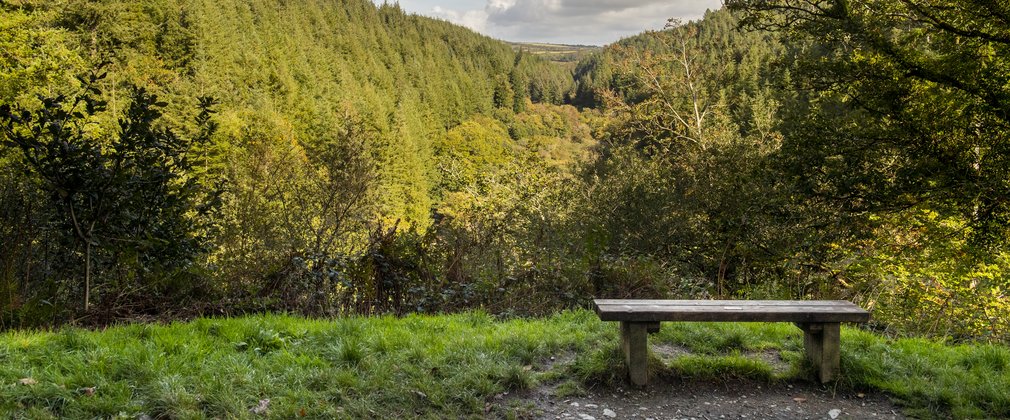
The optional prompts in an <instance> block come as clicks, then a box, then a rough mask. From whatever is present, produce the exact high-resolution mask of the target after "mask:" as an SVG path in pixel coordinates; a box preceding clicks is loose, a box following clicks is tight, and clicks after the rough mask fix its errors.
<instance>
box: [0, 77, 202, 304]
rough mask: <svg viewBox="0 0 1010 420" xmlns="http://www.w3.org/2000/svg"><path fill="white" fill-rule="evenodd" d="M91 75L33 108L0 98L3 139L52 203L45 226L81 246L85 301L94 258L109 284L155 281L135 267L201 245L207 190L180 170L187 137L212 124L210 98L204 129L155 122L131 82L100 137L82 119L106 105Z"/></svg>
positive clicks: (185, 163) (153, 267)
mask: <svg viewBox="0 0 1010 420" xmlns="http://www.w3.org/2000/svg"><path fill="white" fill-rule="evenodd" d="M98 80H99V77H98V76H92V77H91V79H90V80H88V81H87V83H86V84H85V86H86V88H85V91H84V92H82V93H81V94H80V95H78V96H76V97H72V98H65V97H63V96H57V97H53V98H49V97H40V98H39V99H40V102H41V103H42V108H41V109H39V110H38V111H36V112H32V111H29V110H28V109H24V108H21V107H19V106H14V107H11V106H9V105H3V106H0V130H2V134H3V144H4V146H5V147H16V148H17V149H18V150H19V151H20V153H21V156H22V158H23V159H24V162H26V166H27V167H28V168H29V169H30V171H31V172H30V176H34V177H38V179H39V181H40V184H39V187H40V188H41V189H42V190H43V191H45V192H46V193H47V194H48V195H49V196H50V202H51V203H54V204H56V206H54V208H52V209H48V210H50V211H51V214H50V215H49V216H48V217H49V218H50V220H49V222H50V223H51V224H52V228H54V229H57V230H58V232H59V235H61V236H62V237H63V238H64V241H65V242H64V243H67V244H70V243H73V245H70V246H71V247H72V248H76V249H78V250H83V253H84V254H83V257H84V261H83V262H82V265H83V266H84V270H83V271H84V286H83V299H82V300H83V307H84V310H85V311H87V310H88V309H89V304H90V299H89V298H90V293H91V282H92V264H93V261H92V260H93V259H94V260H97V263H98V264H97V265H98V266H99V267H102V268H104V269H103V270H102V272H103V274H104V275H105V276H106V277H115V275H114V274H113V273H116V272H117V271H118V274H119V276H120V277H121V280H120V281H124V282H126V283H127V284H108V287H109V288H110V289H112V290H115V291H116V292H117V293H120V294H125V293H132V292H133V291H134V290H136V288H140V287H143V288H154V289H155V290H158V287H157V285H156V284H154V283H152V280H160V279H159V278H157V277H155V278H154V279H152V278H150V276H147V275H144V274H143V273H145V272H159V273H165V272H168V273H171V272H172V271H174V270H180V269H186V268H188V267H189V266H191V265H192V264H193V259H194V258H196V257H197V255H198V254H199V253H200V252H202V251H203V249H202V246H203V244H202V241H203V240H204V238H203V237H201V236H200V234H201V233H202V232H201V231H200V223H201V219H200V217H202V216H205V215H206V214H207V213H208V212H209V211H211V210H213V206H214V204H215V202H214V200H213V197H212V196H210V195H211V194H212V193H209V192H207V191H203V190H202V189H201V188H199V185H198V183H197V182H196V179H195V178H191V177H188V172H189V169H190V165H191V164H190V161H189V156H188V153H189V150H190V148H191V145H192V144H194V143H199V142H201V141H205V140H206V139H207V138H208V137H209V135H210V133H211V132H212V130H213V126H212V125H211V124H210V123H209V120H210V114H211V110H210V109H209V107H210V106H211V105H212V101H210V100H205V101H203V111H202V113H201V114H200V116H199V117H198V119H197V121H198V123H199V124H200V125H201V126H203V132H202V133H201V134H200V135H199V136H198V137H197V138H195V139H192V140H189V139H183V138H181V137H178V136H176V135H175V134H174V133H173V132H171V131H169V130H166V129H162V128H158V127H157V123H158V120H159V118H160V117H161V113H160V111H159V110H158V107H160V106H163V104H161V103H159V102H158V101H157V99H156V98H155V97H154V96H152V95H149V94H148V93H147V92H146V91H144V90H143V89H136V90H135V91H134V92H133V96H132V102H131V104H130V106H129V108H128V109H127V110H126V111H125V113H124V115H123V116H122V117H121V118H120V119H119V128H118V130H117V132H116V135H115V136H114V137H112V138H102V137H97V136H94V134H92V133H90V132H89V131H88V127H87V125H88V123H89V122H90V120H91V119H92V118H93V116H95V115H96V114H98V113H101V112H102V111H104V110H105V102H104V101H102V100H100V99H99V96H100V94H101V92H100V91H99V90H98V88H97V87H95V84H96V82H97V81H98ZM208 197H209V199H208ZM198 201H199V202H201V203H203V204H199V203H198ZM93 249H94V254H93V252H92V250H93ZM79 272H80V271H77V273H79ZM66 274H69V275H71V276H73V275H74V274H76V273H74V272H72V271H71V272H69V273H66ZM158 291H160V290H158Z"/></svg>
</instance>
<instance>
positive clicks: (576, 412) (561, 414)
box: [527, 381, 904, 420]
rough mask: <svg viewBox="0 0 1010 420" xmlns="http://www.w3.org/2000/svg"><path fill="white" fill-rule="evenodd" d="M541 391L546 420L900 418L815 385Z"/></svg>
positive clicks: (538, 398)
mask: <svg viewBox="0 0 1010 420" xmlns="http://www.w3.org/2000/svg"><path fill="white" fill-rule="evenodd" d="M553 394H554V392H553V390H551V389H548V388H543V389H540V390H537V391H536V392H534V394H533V395H531V396H530V400H527V401H529V402H532V403H533V404H534V405H535V406H536V410H535V415H536V416H537V417H538V418H542V419H579V420H593V419H599V420H607V419H610V418H622V419H624V418H627V419H656V420H659V419H742V418H747V419H836V418H837V419H901V418H904V416H903V415H902V414H901V411H900V410H899V408H898V407H897V406H895V405H894V404H893V403H891V402H890V401H889V400H888V399H887V398H886V397H885V396H882V395H864V394H862V393H851V394H846V393H832V391H831V389H829V388H823V387H820V386H817V385H814V384H812V383H795V384H786V383H780V384H762V383H755V382H747V381H737V382H732V381H730V382H726V383H721V384H715V383H708V382H684V381H677V382H673V381H668V382H663V381H657V382H656V383H653V384H651V385H650V386H649V387H648V388H647V389H645V390H630V389H625V388H612V389H594V390H590V391H589V392H588V394H587V395H585V396H582V397H570V398H558V397H555V396H554V395H553Z"/></svg>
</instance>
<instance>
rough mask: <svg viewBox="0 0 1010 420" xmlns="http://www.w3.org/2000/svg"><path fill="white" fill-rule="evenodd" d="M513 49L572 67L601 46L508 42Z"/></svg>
mask: <svg viewBox="0 0 1010 420" xmlns="http://www.w3.org/2000/svg"><path fill="white" fill-rule="evenodd" d="M508 44H509V46H511V47H512V50H513V51H516V52H519V51H522V52H525V53H530V54H533V55H535V56H539V57H541V58H543V59H545V60H548V61H552V62H555V63H562V64H568V63H571V66H572V68H574V66H575V63H578V62H579V61H581V60H582V59H584V58H585V57H587V56H589V55H590V54H593V53H595V52H598V51H602V50H603V47H600V46H596V45H568V44H548V43H543V42H508Z"/></svg>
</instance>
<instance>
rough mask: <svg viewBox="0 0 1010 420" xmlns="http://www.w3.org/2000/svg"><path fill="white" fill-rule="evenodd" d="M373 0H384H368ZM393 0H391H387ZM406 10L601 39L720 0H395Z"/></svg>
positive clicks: (499, 28)
mask: <svg viewBox="0 0 1010 420" xmlns="http://www.w3.org/2000/svg"><path fill="white" fill-rule="evenodd" d="M373 1H375V2H376V3H378V4H381V3H383V1H385V0H373ZM389 2H390V3H394V2H395V0H389ZM399 3H400V8H402V9H403V10H405V11H406V12H408V13H417V14H420V15H425V16H431V17H435V18H440V19H445V20H448V21H450V22H453V23H457V24H460V25H463V26H466V27H468V28H470V29H473V30H475V31H477V32H480V33H483V34H485V35H489V36H491V37H494V38H498V39H501V40H505V41H520V42H550V43H557V44H583V45H606V44H609V43H611V42H614V41H617V40H618V39H621V38H623V37H626V36H630V35H635V34H637V33H640V32H642V31H645V30H648V29H662V28H663V25H665V24H666V21H667V19H669V18H679V19H682V20H685V21H687V20H694V19H698V18H701V16H702V15H704V13H705V10H706V9H718V8H719V7H721V6H722V1H721V0H399Z"/></svg>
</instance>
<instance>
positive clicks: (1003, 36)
mask: <svg viewBox="0 0 1010 420" xmlns="http://www.w3.org/2000/svg"><path fill="white" fill-rule="evenodd" d="M728 3H729V5H730V6H731V7H734V8H737V9H740V10H742V11H743V13H744V14H745V18H746V23H748V24H750V25H752V26H754V27H760V28H767V29H771V30H775V31H781V32H782V33H783V34H788V36H790V37H793V38H795V39H798V40H799V41H798V42H797V43H801V44H806V46H805V47H800V48H796V49H795V50H794V51H793V52H792V54H791V55H792V56H791V57H790V58H789V65H790V67H791V68H792V69H793V73H792V74H793V75H794V76H795V79H794V81H795V83H794V84H793V86H795V90H796V91H797V99H796V101H797V102H796V104H795V108H794V109H793V111H792V112H791V113H790V115H789V116H788V117H787V118H788V119H787V121H789V124H787V125H786V132H785V134H786V138H787V139H788V142H787V144H785V145H784V146H783V147H784V149H787V150H788V152H789V154H788V155H787V156H788V159H789V164H790V165H791V167H792V171H793V172H792V173H795V174H799V173H802V174H806V175H807V176H806V177H805V178H804V179H802V180H801V182H800V185H802V186H803V188H804V192H805V193H806V194H808V195H810V196H813V197H818V198H820V199H824V200H830V201H832V202H833V203H835V204H836V205H838V206H840V207H841V208H843V209H844V210H845V211H847V212H867V211H880V210H894V209H905V208H909V207H913V206H918V207H921V208H925V209H928V210H930V211H936V212H939V213H941V214H942V215H944V216H945V217H959V218H961V219H963V220H965V221H967V222H968V225H969V226H970V227H971V228H972V238H973V242H974V243H975V244H976V245H987V244H989V245H993V244H995V245H999V246H1002V245H1003V244H1002V243H1003V242H1004V241H1005V240H1006V238H1007V232H1006V228H1007V226H1008V224H1007V221H1008V216H1007V215H1008V209H1010V207H1007V204H1006V202H1005V200H1003V199H1002V198H998V197H1004V196H1006V190H1007V186H1006V174H1007V172H1008V168H1010V152H1008V150H1007V149H1006V145H1007V144H1010V143H1008V141H1007V135H1008V134H1007V133H1010V130H1008V128H1010V115H1008V114H1007V112H1006V109H1007V104H1008V103H1010V83H1008V81H1010V76H1008V73H1007V71H1006V69H1007V67H1008V65H1010V60H1008V57H1010V37H1008V36H1007V34H1008V33H1010V25H1008V24H1007V21H1006V19H1005V16H1006V14H1007V8H1006V5H995V4H990V3H989V2H976V1H967V2H957V1H936V2H925V1H903V2H895V3H892V2H880V1H872V0H871V1H855V2H849V1H825V2H818V3H815V4H800V5H798V6H797V3H798V2H793V1H764V0H762V1H747V0H740V1H731V2H728Z"/></svg>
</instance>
